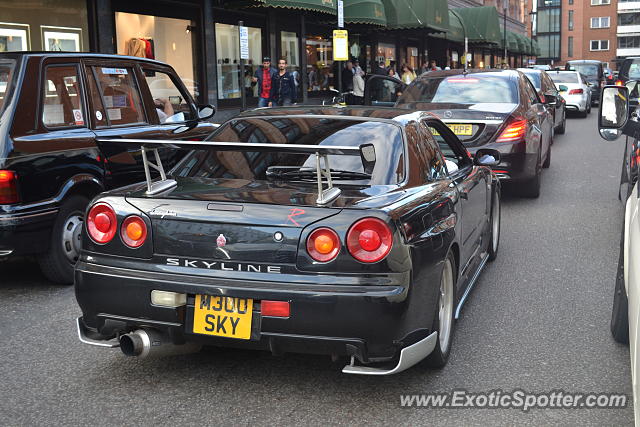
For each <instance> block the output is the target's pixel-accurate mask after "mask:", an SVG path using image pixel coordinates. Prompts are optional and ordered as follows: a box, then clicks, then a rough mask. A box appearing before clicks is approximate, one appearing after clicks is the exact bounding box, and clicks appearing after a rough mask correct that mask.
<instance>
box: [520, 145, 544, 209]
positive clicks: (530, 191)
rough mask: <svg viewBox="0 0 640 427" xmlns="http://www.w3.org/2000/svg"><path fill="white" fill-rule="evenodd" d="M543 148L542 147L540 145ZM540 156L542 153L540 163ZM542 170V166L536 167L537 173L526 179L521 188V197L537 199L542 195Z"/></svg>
mask: <svg viewBox="0 0 640 427" xmlns="http://www.w3.org/2000/svg"><path fill="white" fill-rule="evenodd" d="M540 149H541V150H542V147H540ZM540 156H542V153H540V154H538V164H540ZM541 173H542V170H541V169H540V168H538V169H536V174H535V176H534V177H533V178H529V179H528V180H526V181H524V182H523V183H522V184H521V185H520V188H519V191H518V194H519V195H520V196H521V197H528V198H530V199H537V198H538V197H539V196H540V186H541V181H542V177H541V176H540V175H541Z"/></svg>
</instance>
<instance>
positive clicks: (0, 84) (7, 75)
mask: <svg viewBox="0 0 640 427" xmlns="http://www.w3.org/2000/svg"><path fill="white" fill-rule="evenodd" d="M15 68H16V63H15V61H13V60H1V61H0V113H2V111H4V107H5V105H6V103H7V100H8V99H9V98H8V97H9V94H10V91H11V87H12V85H13V83H12V82H13V80H14V70H15Z"/></svg>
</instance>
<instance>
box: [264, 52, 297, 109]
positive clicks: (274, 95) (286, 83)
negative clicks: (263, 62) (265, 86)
mask: <svg viewBox="0 0 640 427" xmlns="http://www.w3.org/2000/svg"><path fill="white" fill-rule="evenodd" d="M294 80H295V79H294V77H293V75H292V74H291V73H290V72H289V71H287V60H286V59H285V58H282V59H280V60H278V71H277V72H276V73H275V74H274V75H273V77H272V79H271V96H270V102H269V107H271V106H274V105H277V106H279V107H281V106H287V105H292V104H293V103H295V102H296V84H295V81H294Z"/></svg>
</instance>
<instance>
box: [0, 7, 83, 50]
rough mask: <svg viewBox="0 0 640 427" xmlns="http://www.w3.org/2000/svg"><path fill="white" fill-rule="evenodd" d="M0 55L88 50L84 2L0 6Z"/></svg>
mask: <svg viewBox="0 0 640 427" xmlns="http://www.w3.org/2000/svg"><path fill="white" fill-rule="evenodd" d="M1 10H2V17H1V19H0V21H2V22H0V52H11V51H18V50H43V51H67V52H82V51H87V50H89V39H88V37H89V35H88V29H87V2H86V0H55V1H54V0H32V1H30V2H29V4H28V6H25V3H24V2H19V1H13V2H3V3H2V7H1Z"/></svg>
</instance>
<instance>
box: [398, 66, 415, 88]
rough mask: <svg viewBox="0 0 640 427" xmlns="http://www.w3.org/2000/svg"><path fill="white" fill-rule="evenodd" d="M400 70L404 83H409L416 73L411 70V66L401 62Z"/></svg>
mask: <svg viewBox="0 0 640 427" xmlns="http://www.w3.org/2000/svg"><path fill="white" fill-rule="evenodd" d="M400 70H401V71H402V76H401V77H402V81H403V82H404V83H406V84H409V83H411V82H412V81H413V80H414V79H415V78H416V73H415V72H414V71H413V68H411V67H410V66H409V65H407V64H402V67H401V68H400Z"/></svg>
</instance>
